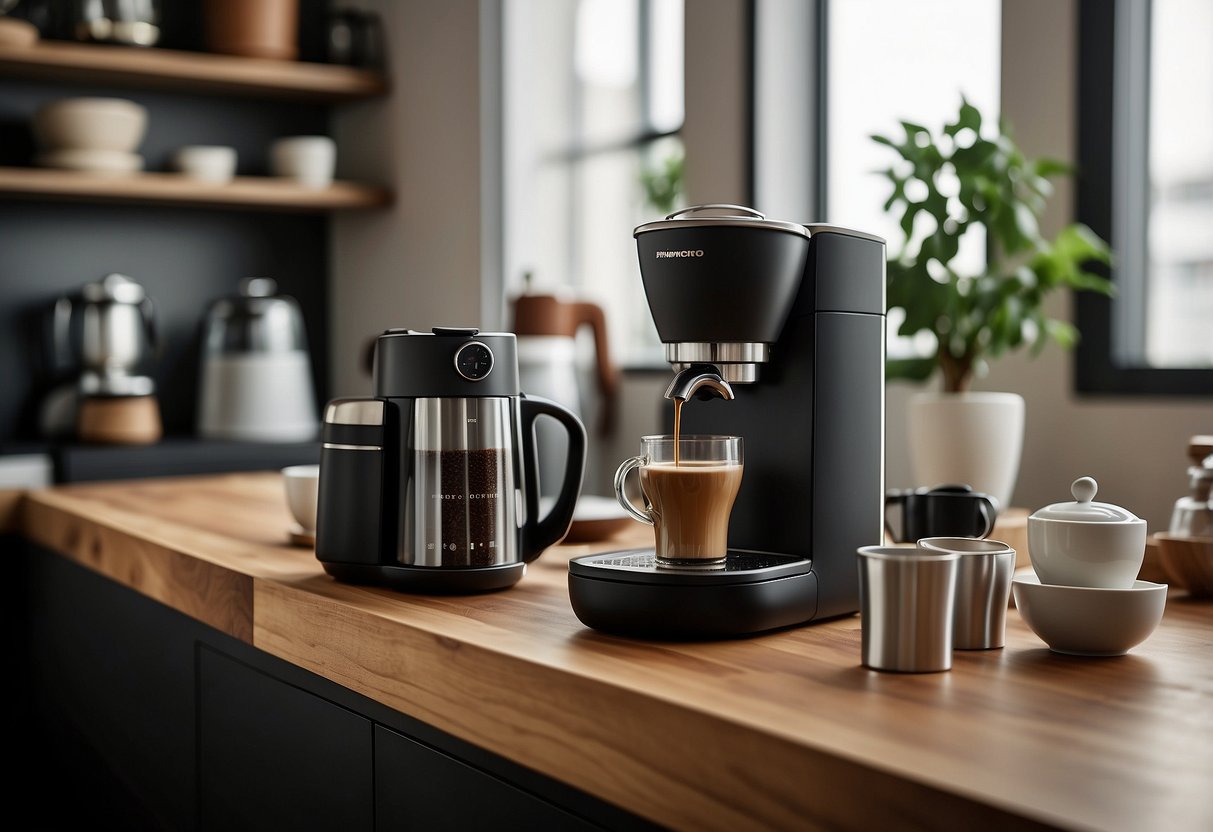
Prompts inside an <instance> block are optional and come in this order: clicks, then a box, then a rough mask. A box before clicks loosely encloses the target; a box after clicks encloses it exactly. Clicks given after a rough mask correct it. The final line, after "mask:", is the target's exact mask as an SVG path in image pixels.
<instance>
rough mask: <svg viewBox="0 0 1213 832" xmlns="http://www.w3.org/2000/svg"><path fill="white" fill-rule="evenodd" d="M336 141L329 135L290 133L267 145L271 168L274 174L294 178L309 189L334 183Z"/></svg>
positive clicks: (325, 186)
mask: <svg viewBox="0 0 1213 832" xmlns="http://www.w3.org/2000/svg"><path fill="white" fill-rule="evenodd" d="M336 164H337V144H336V143H335V142H334V141H333V140H332V139H330V138H329V137H328V136H290V137H287V138H285V139H279V140H278V141H276V142H274V143H273V144H272V145H271V146H270V169H271V170H272V171H273V173H274V175H275V176H282V177H285V178H288V179H294V180H295V181H296V182H298V183H299V184H300V185H303V186H305V187H308V188H327V187H328V186H329V185H330V184H332V182H333V172H334V168H335V167H336Z"/></svg>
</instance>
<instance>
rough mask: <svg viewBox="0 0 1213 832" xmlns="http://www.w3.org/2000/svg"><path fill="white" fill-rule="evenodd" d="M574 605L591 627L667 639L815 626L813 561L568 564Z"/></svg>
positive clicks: (631, 558) (735, 555)
mask: <svg viewBox="0 0 1213 832" xmlns="http://www.w3.org/2000/svg"><path fill="white" fill-rule="evenodd" d="M569 600H570V601H571V602H572V604H573V612H575V613H576V614H577V617H578V618H579V619H581V622H582V623H583V624H585V625H586V626H587V627H593V628H594V629H596V630H603V631H606V632H612V633H619V634H623V635H630V636H641V637H648V638H665V639H710V638H729V637H734V636H745V635H751V634H753V633H760V632H763V631H765V630H773V629H776V628H778V627H788V626H791V625H793V624H802V623H804V622H806V621H809V620H811V619H812V618H813V616H814V615H815V614H816V612H817V574H816V573H815V572H813V564H812V561H810V560H807V559H805V558H797V557H791V556H788V555H775V554H767V553H762V552H747V551H730V552H729V555H728V559H727V560H726V561H725V564H724V566H723V567H716V568H703V567H693V568H670V567H665V566H658V565H657V562H656V559H655V558H654V555H653V550H652V549H634V550H629V551H623V552H608V553H606V554H601V555H588V556H586V557H580V558H574V559H573V560H571V561H569Z"/></svg>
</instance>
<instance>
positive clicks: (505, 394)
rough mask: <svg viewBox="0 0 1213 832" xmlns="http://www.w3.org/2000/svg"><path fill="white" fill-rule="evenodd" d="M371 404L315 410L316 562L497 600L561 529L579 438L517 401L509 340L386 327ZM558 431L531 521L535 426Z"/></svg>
mask: <svg viewBox="0 0 1213 832" xmlns="http://www.w3.org/2000/svg"><path fill="white" fill-rule="evenodd" d="M374 388H375V397H374V398H367V399H337V400H335V401H332V402H330V403H329V405H328V407H327V408H326V411H325V417H324V428H323V445H322V448H321V452H320V496H319V505H318V512H317V520H316V557H317V558H319V560H320V562H321V563H322V564H323V565H324V569H325V571H326V572H328V573H329V574H330V575H332V576H334V577H336V578H338V579H340V580H345V581H351V582H356V583H376V584H384V585H387V586H391V587H393V588H396V589H402V590H407V591H415V592H435V593H448V592H449V593H464V592H482V591H486V590H494V589H504V588H505V587H509V586H512V585H513V584H515V583H517V581H518V580H519V579H520V578H521V577H522V576H523V574H524V573H525V571H526V564H527V563H529V562H530V561H533V560H534V559H535V558H537V557H539V555H540V554H541V553H542V552H543V550H544V549H546V548H547V547H549V546H551V545H553V544H555V543H557V542H559V541H560V540H561V538H563V537H564V535H565V534H566V533H567V532H568V529H569V525H570V523H571V522H572V518H573V509H574V507H575V506H576V503H577V496H578V493H579V491H580V489H581V477H582V474H583V472H584V468H585V445H586V443H585V428H584V427H583V426H582V424H581V421H580V420H579V419H578V418H577V417H576V416H575V415H574V414H573V413H572V412H570V411H569V410H567V409H566V408H564V407H562V406H560V405H558V404H556V403H555V402H551V401H548V400H546V399H541V398H537V397H528V396H526V395H523V394H522V393H521V392H520V391H519V387H518V358H517V349H516V342H515V337H514V335H513V334H512V333H507V332H480V331H478V330H476V329H470V328H469V329H458V328H443V327H435V328H434V329H433V331H432V332H416V331H412V330H406V329H392V330H388V331H387V332H385V333H383V334H382V335H380V336H379V338H378V339H377V341H376V344H375V362H374ZM541 416H549V417H551V418H552V419H554V420H555V421H556V422H557V423H558V424H559V425H561V426H562V427H563V428H564V429H565V431H566V432H567V433H568V454H567V457H566V459H565V465H564V478H563V480H562V482H561V484H560V490H559V492H558V493H557V494H556V501H555V504H554V506H553V507H552V509H551V510H550V511H549V512H548V514H547V515H546V516H545V517H542V518H541V517H540V516H539V489H538V475H537V472H538V464H539V462H538V456H537V448H536V446H535V430H534V427H535V421H536V419H538V418H539V417H541Z"/></svg>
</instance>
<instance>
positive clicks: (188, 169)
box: [173, 144, 236, 185]
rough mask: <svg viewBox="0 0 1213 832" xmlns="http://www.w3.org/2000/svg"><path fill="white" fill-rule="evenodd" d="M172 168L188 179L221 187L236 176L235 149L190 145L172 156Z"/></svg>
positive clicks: (219, 146)
mask: <svg viewBox="0 0 1213 832" xmlns="http://www.w3.org/2000/svg"><path fill="white" fill-rule="evenodd" d="M173 167H175V168H176V169H177V170H179V171H181V173H182V174H184V175H185V176H187V177H189V178H190V179H196V180H198V181H200V182H211V183H214V184H216V185H222V184H224V183H227V182H231V181H232V177H233V176H235V175H236V148H234V147H225V146H223V145H206V144H192V145H186V146H185V147H182V148H180V149H178V151H177V152H176V153H175V154H174V155H173Z"/></svg>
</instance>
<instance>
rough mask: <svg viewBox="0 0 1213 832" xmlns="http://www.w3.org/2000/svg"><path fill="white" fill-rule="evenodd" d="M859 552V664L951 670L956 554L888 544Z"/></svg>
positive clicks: (915, 670)
mask: <svg viewBox="0 0 1213 832" xmlns="http://www.w3.org/2000/svg"><path fill="white" fill-rule="evenodd" d="M858 553H859V607H860V615H861V616H862V621H861V626H862V647H861V653H862V659H863V664H864V665H865V666H867V667H870V668H872V669H873V670H895V671H900V672H903V673H933V672H936V671H940V670H951V669H952V608H953V603H954V600H955V597H956V568H957V563H958V561H959V560H960V555H958V554H957V553H955V552H935V551H930V550H926V549H911V548H908V547H886V546H863V547H861V548H860V549H859V550H858Z"/></svg>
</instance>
